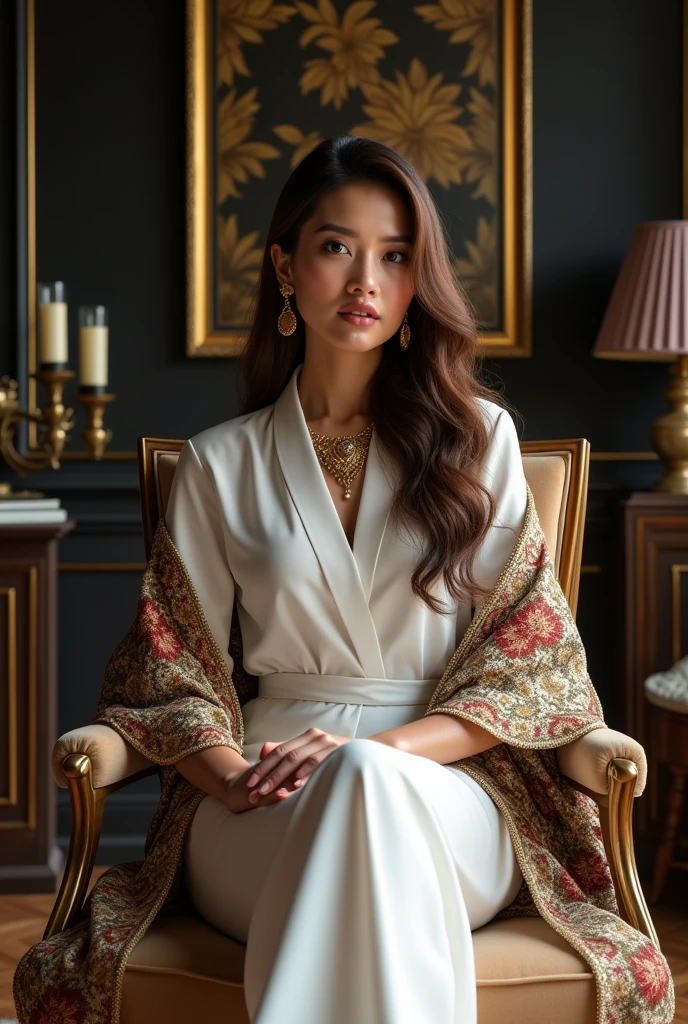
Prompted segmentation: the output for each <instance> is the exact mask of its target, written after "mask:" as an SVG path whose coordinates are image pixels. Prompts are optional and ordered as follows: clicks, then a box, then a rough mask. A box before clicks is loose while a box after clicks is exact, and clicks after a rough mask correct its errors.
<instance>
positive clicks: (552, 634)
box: [495, 596, 564, 658]
mask: <svg viewBox="0 0 688 1024" xmlns="http://www.w3.org/2000/svg"><path fill="white" fill-rule="evenodd" d="M563 635H564V624H563V622H562V621H561V619H560V618H559V616H558V615H556V614H555V612H554V611H553V610H552V609H551V608H550V607H549V605H548V604H547V602H546V601H545V600H544V598H542V597H540V596H538V597H536V598H535V600H534V601H531V602H530V604H528V605H526V606H525V608H521V610H520V611H518V612H515V613H514V614H513V615H512V616H510V617H509V619H508V620H507V622H505V623H504V625H503V626H500V627H499V629H498V630H497V632H496V633H495V643H496V644H497V645H498V646H499V648H500V650H502V651H504V653H505V654H506V656H507V657H508V658H527V657H529V656H530V655H531V654H534V653H535V651H536V650H537V649H538V647H554V646H555V645H556V644H557V643H558V642H559V641H560V640H561V638H562V636H563Z"/></svg>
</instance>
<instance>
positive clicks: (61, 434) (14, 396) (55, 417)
mask: <svg viewBox="0 0 688 1024" xmlns="http://www.w3.org/2000/svg"><path fill="white" fill-rule="evenodd" d="M31 376H32V377H33V378H34V379H35V380H37V381H38V382H39V384H42V386H43V388H44V389H45V391H46V394H47V399H48V400H47V402H46V403H45V405H44V406H43V407H42V408H41V409H39V410H36V411H35V412H30V411H29V410H28V409H22V408H21V406H20V404H19V399H18V386H19V385H18V384H17V381H16V380H12V378H11V377H8V376H4V377H0V455H2V458H3V459H4V460H5V462H6V463H7V465H8V466H9V467H10V468H11V469H13V470H14V471H15V472H16V473H17V474H18V476H20V477H24V476H26V475H27V473H35V472H37V471H38V470H41V469H46V468H47V467H48V466H52V468H53V469H59V468H60V458H61V456H62V453H63V451H64V448H65V445H66V444H68V442H69V435H70V432H71V430H72V427H73V426H74V410H73V409H72V408H65V405H64V399H63V394H64V388H65V385H66V384H68V383H69V381H70V380H72V379H73V378H74V377H75V376H76V375H75V373H74V371H73V370H63V369H50V370H48V369H41V370H37V371H36V373H32V374H31ZM115 397H116V396H115V395H110V394H105V393H102V394H98V393H95V394H91V393H89V392H80V393H79V394H78V395H77V396H76V401H77V402H80V403H81V405H83V406H84V408H85V409H86V413H87V416H88V428H87V429H86V430H85V431H84V433H83V434H82V437H83V439H84V441H85V442H86V447H87V451H88V455H87V458H89V459H96V460H98V459H102V457H103V454H104V452H105V449H106V447H107V446H108V444H109V443H110V440H111V439H112V431H111V430H107V429H106V428H105V427H104V426H103V416H104V411H105V407H106V406H107V405H109V403H110V402H112V401H114V399H115ZM21 422H26V423H36V424H37V425H38V432H39V436H38V442H39V447H38V448H37V449H36V450H35V452H32V453H31V455H30V456H25V455H22V454H20V452H18V451H17V449H16V446H15V442H14V436H15V433H16V430H17V427H18V425H19V424H20V423H21ZM4 489H5V491H7V490H8V485H5V488H4ZM0 493H1V490H0Z"/></svg>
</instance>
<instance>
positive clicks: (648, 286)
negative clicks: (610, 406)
mask: <svg viewBox="0 0 688 1024" xmlns="http://www.w3.org/2000/svg"><path fill="white" fill-rule="evenodd" d="M687 354H688V220H662V221H653V222H650V223H648V224H640V225H639V227H638V228H637V229H636V232H635V234H634V236H633V239H632V241H631V245H630V248H629V250H628V252H627V253H626V257H625V259H624V261H623V264H622V265H621V270H620V271H619V276H618V277H617V279H616V284H615V285H614V291H613V292H612V296H611V298H610V300H609V305H608V306H607V310H606V313H605V316H604V320H603V321H602V326H601V328H600V333H599V335H598V337H597V342H596V343H595V348H594V350H593V355H595V356H599V357H601V358H603V359H648V360H653V361H657V362H661V361H664V360H671V359H676V358H677V356H680V355H687Z"/></svg>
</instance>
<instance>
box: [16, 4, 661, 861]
mask: <svg viewBox="0 0 688 1024" xmlns="http://www.w3.org/2000/svg"><path fill="white" fill-rule="evenodd" d="M533 6H534V13H533V63H534V69H533V78H534V89H533V186H534V200H533V207H534V224H533V314H534V328H533V334H534V355H533V357H532V358H531V359H528V360H506V359H502V360H500V361H499V362H498V363H495V362H491V363H488V364H487V369H488V371H489V372H490V373H491V374H493V375H494V379H495V380H497V381H498V380H501V381H503V382H504V384H505V388H506V394H507V397H508V398H509V399H510V400H511V402H512V403H513V404H514V405H515V406H516V407H517V409H518V410H519V411H520V413H521V414H522V416H523V418H524V422H525V426H524V431H523V436H524V438H536V437H550V438H552V437H571V436H586V437H588V438H589V439H590V441H591V443H592V445H593V450H630V451H637V450H646V449H647V448H648V447H649V446H648V441H647V426H648V424H649V422H650V421H651V420H652V419H653V418H654V417H655V416H657V415H659V413H660V412H661V411H662V410H663V407H664V399H663V390H664V387H665V380H666V372H667V371H666V367H665V366H663V365H634V364H631V363H628V364H624V363H618V362H604V361H601V360H593V359H592V358H591V349H592V346H593V343H594V340H595V335H596V332H597V330H598V327H599V324H600V320H601V317H602V314H603V311H604V308H605V304H606V302H607V299H608V297H609V293H610V290H611V287H612V284H613V281H614V278H615V275H616V273H617V270H618V267H619V264H620V262H621V259H622V257H623V254H624V252H625V249H626V247H627V245H628V242H629V240H630V238H631V235H632V232H633V230H634V228H635V226H636V224H638V223H639V222H640V221H643V220H656V219H662V218H671V219H673V218H677V217H680V216H681V195H680V186H681V138H680V99H681V75H680V67H681V42H680V41H681V31H680V26H681V0H654V2H653V3H652V4H648V3H647V2H646V0H606V2H605V3H603V4H600V3H599V2H595V0H575V2H574V0H556V2H552V0H534V4H533ZM184 22H185V19H184V0H99V2H98V3H97V4H96V3H93V2H92V0H65V2H62V3H55V0H36V79H37V83H36V87H37V193H38V277H39V279H41V278H44V279H52V278H61V279H63V280H65V281H66V282H67V284H68V288H69V298H70V310H71V314H72V316H75V315H76V309H77V306H78V305H79V304H82V303H90V302H94V303H95V302H102V303H104V304H105V305H107V306H108V307H109V310H110V317H111V331H110V337H111V385H112V390H113V391H115V392H116V393H117V394H118V396H119V398H118V401H117V402H115V403H114V404H113V405H112V406H111V407H110V409H109V410H108V425H109V426H111V427H112V429H113V431H114V440H113V443H112V445H111V448H113V449H115V450H125V451H131V450H133V449H134V448H135V444H136V439H137V437H139V436H140V435H143V434H149V435H160V436H177V437H184V436H189V435H190V434H193V433H195V432H197V431H199V430H201V429H203V428H204V427H206V426H209V425H211V424H213V423H216V422H219V421H220V420H222V419H225V418H227V417H229V416H231V415H233V414H234V412H235V410H236V402H235V397H234V372H233V363H232V362H231V361H230V360H213V359H187V358H185V356H184V323H185V304H184V274H185V241H184V202H185V199H184V190H185V180H184V133H185V125H184V103H185V66H184V45H185V41H184V31H185V23H184ZM5 29H6V30H7V31H5ZM13 32H14V25H13V18H12V11H11V4H7V5H2V6H0V144H1V145H2V147H3V149H2V152H3V160H2V166H1V167H0V355H2V357H3V359H4V360H5V363H3V365H2V366H0V373H1V372H4V369H5V368H6V364H9V363H10V362H11V355H10V353H11V352H12V346H13V345H14V318H13V316H14V314H13V309H14V289H15V287H16V284H15V268H14V255H13V254H14V243H13V241H12V240H11V233H12V230H13V223H14V195H15V184H16V183H15V182H14V176H13V165H12V160H13V156H12V153H11V147H12V143H13V139H14V134H13V132H14V125H13V121H12V112H13V109H14V106H13V104H14V93H13V59H12V56H13V55H12V52H11V51H12V46H11V40H12V38H13ZM448 70H449V69H448ZM275 82H276V83H278V82H279V75H278V74H276V75H275ZM7 149H9V152H6V150H7ZM5 157H6V158H5ZM71 339H72V343H73V344H74V345H75V339H76V324H75V323H72V331H71ZM73 356H76V351H75V350H74V351H73ZM7 368H9V366H7ZM77 433H78V432H77ZM77 440H78V439H77ZM657 472H658V469H657V466H656V464H652V463H643V462H637V463H633V462H631V463H628V462H617V463H609V462H596V463H594V464H593V467H592V474H591V488H590V502H589V515H588V523H587V531H586V547H585V552H584V562H585V563H587V564H589V565H593V566H598V567H599V569H600V571H598V572H595V573H590V574H585V575H584V576H583V578H582V585H581V602H580V611H579V624H580V627H581V632H582V634H583V638H584V640H585V643H586V647H587V649H588V653H589V660H590V667H591V672H592V675H593V678H594V679H595V682H596V684H597V686H598V689H599V691H600V694H601V696H602V699H603V702H604V703H605V706H606V708H607V710H608V718H609V720H610V722H611V723H612V724H614V723H615V722H621V721H622V711H623V709H621V708H618V707H616V706H615V704H614V694H613V677H614V670H615V662H616V659H615V655H614V628H615V621H614V609H615V608H617V607H618V605H619V601H620V595H619V594H618V592H617V591H618V587H617V583H616V567H615V550H616V546H617V544H618V537H617V531H616V521H615V513H616V509H617V507H618V502H619V500H620V499H621V498H623V497H624V496H625V495H627V494H628V493H629V492H630V491H631V490H633V489H644V488H647V487H649V486H650V485H651V483H652V480H653V479H654V478H655V477H656V475H657ZM0 475H2V474H0ZM5 475H6V474H5ZM30 483H31V485H32V486H38V487H40V488H41V489H43V490H45V491H46V492H47V493H49V494H52V493H54V494H59V495H60V496H61V498H62V499H63V502H64V504H65V505H66V507H67V508H68V509H69V511H70V514H71V515H72V517H73V518H75V519H76V520H77V523H78V527H77V530H76V531H75V532H74V533H73V534H72V535H70V536H69V537H68V538H67V539H66V540H65V542H64V543H63V545H62V548H61V556H60V557H61V560H62V561H63V562H84V561H94V562H109V563H122V562H140V561H142V560H143V544H142V538H141V531H140V521H139V514H138V491H137V477H136V466H135V463H133V462H131V461H118V462H114V461H110V462H103V463H100V464H92V463H88V462H77V461H70V462H65V463H64V464H63V468H62V469H61V470H60V471H59V473H41V474H37V475H36V476H34V477H32V478H31V479H30ZM138 582H139V574H138V573H137V572H132V571H124V570H118V571H98V572H73V571H63V572H62V573H61V579H60V616H61V619H60V662H59V685H60V693H59V716H60V722H59V725H60V729H61V730H64V729H67V728H71V727H74V726H77V725H79V724H83V723H85V722H86V721H88V719H89V718H90V716H91V715H92V714H93V710H94V706H95V700H96V697H97V694H98V690H99V686H100V679H101V677H102V672H103V668H104V666H105V663H106V661H107V658H108V656H109V654H110V653H111V651H112V650H113V648H114V646H115V644H116V643H117V641H118V640H119V639H120V637H121V636H122V634H123V632H124V631H125V630H126V628H127V626H128V624H129V622H130V620H131V617H132V614H133V611H134V608H135V602H136V595H137V589H138ZM154 800H155V797H154V794H153V792H152V791H151V790H150V789H148V790H147V789H146V787H145V786H143V787H142V788H141V787H139V789H138V790H137V791H136V792H134V793H128V794H117V795H116V797H115V798H114V799H113V809H112V810H111V812H110V817H109V818H108V820H107V822H106V828H105V841H104V845H103V848H102V850H101V860H103V861H110V862H111V861H112V860H113V859H115V858H117V857H127V856H131V855H134V854H136V853H138V851H139V849H140V843H139V840H140V836H141V835H142V833H143V831H144V830H145V827H146V823H147V820H148V818H149V816H150V811H151V807H152V805H153V803H154ZM60 828H61V831H62V834H63V835H66V833H67V830H68V825H67V817H66V813H65V806H64V803H62V804H61V810H60Z"/></svg>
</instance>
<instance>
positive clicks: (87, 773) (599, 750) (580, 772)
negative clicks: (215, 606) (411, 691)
mask: <svg viewBox="0 0 688 1024" xmlns="http://www.w3.org/2000/svg"><path fill="white" fill-rule="evenodd" d="M182 444H183V442H182V441H179V440H170V439H167V438H165V439H158V438H141V439H140V440H139V445H138V450H139V474H140V482H141V503H142V512H143V526H144V538H145V543H146V554H147V556H148V555H149V554H150V549H151V544H152V539H153V535H154V532H155V528H156V526H157V523H158V520H159V518H160V516H161V514H164V505H165V499H164V494H165V491H166V490H168V489H169V484H170V479H171V477H170V472H172V473H173V472H174V469H173V468H172V470H170V460H169V456H170V455H172V456H174V455H175V454H178V453H179V451H180V449H181V447H182ZM521 452H522V455H523V456H524V468H525V467H527V465H530V467H531V470H532V471H533V473H536V472H540V474H542V472H543V467H544V471H545V473H549V472H550V471H551V469H552V467H553V466H554V465H556V463H555V462H552V461H551V460H550V461H548V457H551V456H560V457H561V459H562V460H563V463H564V465H565V467H566V468H565V470H562V467H561V465H557V466H556V472H554V476H556V477H557V479H558V481H559V482H558V483H557V484H556V486H554V487H553V491H552V493H554V492H556V490H557V488H559V491H560V494H561V498H560V508H559V511H557V506H556V501H555V502H554V504H552V502H551V493H550V494H549V499H550V506H549V509H548V514H549V515H550V520H551V519H552V517H554V518H557V517H558V528H557V536H556V548H557V555H556V557H557V560H558V563H559V564H558V572H559V579H560V582H561V585H562V589H563V591H564V594H565V595H566V598H567V600H568V601H569V604H570V606H571V608H572V610H573V611H574V614H575V610H576V603H577V598H578V580H579V574H580V562H581V554H582V543H583V527H584V522H585V509H586V499H587V481H588V466H589V459H590V446H589V444H588V442H587V441H585V440H581V439H573V440H563V441H545V442H523V443H522V444H521ZM161 456H162V460H160V457H161ZM533 456H543V457H544V458H543V461H542V462H539V461H538V462H535V461H533V459H532V457H533ZM158 468H163V469H164V473H165V474H166V475H167V476H166V481H164V484H165V486H161V483H160V480H159V479H158ZM528 472H529V470H528V469H526V476H528ZM540 480H542V475H541V476H540ZM534 493H535V492H534ZM536 506H537V501H536ZM550 527H551V522H550ZM553 557H554V555H553ZM603 732H604V733H605V735H604V736H602V737H600V733H603ZM595 735H597V737H598V740H597V743H596V741H595V739H594V737H595ZM581 745H583V747H581ZM574 747H576V751H575V756H574V750H573V748H574ZM62 749H65V748H64V747H63V748H62ZM67 749H68V747H67ZM581 750H582V753H581ZM607 750H608V751H609V754H608V762H607V771H606V782H605V779H604V775H602V776H601V777H600V775H601V773H600V771H599V770H598V769H597V767H596V766H597V765H598V764H599V763H600V761H601V763H602V764H604V760H602V758H603V757H604V756H605V751H607ZM620 751H623V752H624V753H625V754H626V755H628V756H621V755H619V756H616V755H617V754H618V753H619V752H620ZM636 755H637V756H636ZM558 756H559V757H560V762H561V770H562V772H563V774H564V775H566V776H567V777H568V779H569V781H570V782H571V785H573V786H574V788H575V789H577V790H578V791H579V792H581V793H584V794H585V795H587V796H589V797H591V798H592V799H593V800H595V802H596V803H597V805H598V806H599V810H600V821H601V825H602V833H603V838H604V845H605V850H606V853H607V857H608V860H609V864H610V867H611V871H612V877H613V881H614V887H615V890H616V896H617V900H618V903H619V909H620V912H621V915H622V917H623V918H624V919H625V920H627V921H628V922H629V923H630V924H631V925H633V927H635V928H637V929H638V930H639V931H641V932H642V933H643V934H645V935H647V936H648V938H649V939H650V940H651V941H652V942H654V944H655V945H657V946H659V943H658V940H657V935H656V932H655V929H654V926H653V923H652V919H651V917H650V914H649V911H648V908H647V904H646V902H645V898H644V895H643V892H642V889H641V887H640V881H639V878H638V873H637V868H636V862H635V854H634V849H633V824H632V821H633V802H634V799H635V792H636V783H637V780H638V776H639V766H640V767H641V768H642V770H643V772H644V770H645V768H644V765H645V761H644V756H643V752H642V748H639V746H638V744H636V743H635V741H633V740H630V739H629V738H628V737H624V736H621V735H620V734H618V733H617V734H615V733H612V732H611V731H609V730H596V731H595V732H594V733H592V734H589V736H587V737H582V738H581V739H579V740H577V741H575V744H571V745H569V747H568V748H566V747H564V748H561V750H560V751H558ZM632 756H633V757H636V760H635V761H634V760H631V759H630V758H631V757H632ZM574 761H575V763H574ZM59 764H60V768H61V773H62V775H63V777H64V780H65V782H66V785H67V788H68V790H69V795H70V801H71V808H72V823H71V836H70V845H69V852H68V855H67V862H66V867H65V871H64V875H63V879H62V883H61V886H60V891H59V893H58V896H57V899H56V902H55V906H54V909H53V912H52V914H51V915H50V919H49V921H48V924H47V927H46V929H45V934H44V938H50V937H51V936H52V935H55V934H56V933H57V932H59V931H61V930H62V929H64V928H68V927H69V926H70V925H71V924H73V923H74V922H75V920H76V919H77V916H78V914H79V912H80V910H81V908H82V906H83V902H84V899H85V896H86V892H87V890H88V884H89V879H90V877H91V873H92V870H93V865H94V863H95V858H96V851H97V848H98V842H99V838H100V829H101V823H102V816H103V809H104V806H105V800H106V798H107V797H108V796H109V795H110V794H111V793H114V792H116V791H117V790H119V789H121V788H123V787H124V786H127V785H129V783H131V782H135V781H137V780H138V779H141V778H145V777H146V776H149V775H155V774H157V772H158V769H157V767H156V766H154V765H150V766H147V767H144V768H143V769H142V770H137V771H133V772H132V774H130V775H128V776H127V777H126V778H120V779H116V778H115V779H114V781H112V782H111V783H110V784H108V785H103V786H99V787H98V786H94V771H95V769H94V762H93V760H92V758H91V757H90V756H89V755H88V754H87V753H83V752H72V753H68V754H66V756H63V757H62V759H61V761H60V762H59ZM132 767H133V766H132ZM591 769H594V770H591ZM122 770H125V769H122ZM573 776H580V778H582V779H583V780H584V781H585V782H590V783H591V785H595V786H596V789H597V790H602V789H603V788H604V787H605V784H606V788H607V792H606V793H602V792H599V791H595V790H593V789H592V788H588V787H587V786H586V785H584V784H582V783H581V781H580V779H579V778H574V777H573ZM106 777H109V778H112V777H113V776H112V774H111V775H110V776H107V772H106ZM487 927H490V926H487Z"/></svg>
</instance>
